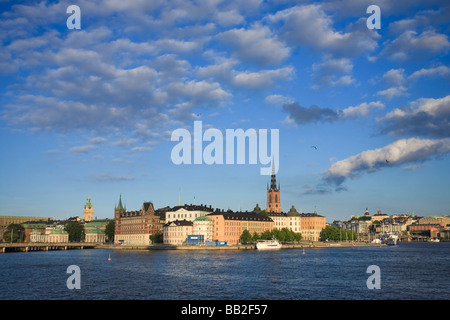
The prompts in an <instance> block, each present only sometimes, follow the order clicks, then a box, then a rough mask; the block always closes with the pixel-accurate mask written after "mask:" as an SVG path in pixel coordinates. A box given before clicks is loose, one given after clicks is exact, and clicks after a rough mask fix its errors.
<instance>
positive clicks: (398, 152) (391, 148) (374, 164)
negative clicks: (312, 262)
mask: <svg viewBox="0 0 450 320" xmlns="http://www.w3.org/2000/svg"><path fill="white" fill-rule="evenodd" d="M449 152H450V138H445V139H439V140H430V139H420V138H409V139H401V140H397V141H395V142H393V143H391V144H389V145H387V146H385V147H382V148H378V149H373V150H366V151H363V152H361V153H359V154H357V155H354V156H351V157H349V158H347V159H344V160H340V161H337V162H335V163H333V164H332V165H331V166H330V167H329V168H328V169H327V170H326V171H325V172H324V173H323V179H324V181H325V182H326V183H328V184H331V185H334V186H340V185H341V184H342V183H343V182H344V181H345V180H346V179H348V178H350V179H354V178H356V177H359V176H360V175H361V174H363V173H370V172H375V171H378V170H381V169H383V168H386V167H388V166H389V167H392V166H400V165H403V164H414V163H418V162H419V163H420V162H423V161H426V160H428V159H430V158H432V157H437V156H441V155H444V154H447V153H449ZM386 160H388V162H389V163H387V162H386Z"/></svg>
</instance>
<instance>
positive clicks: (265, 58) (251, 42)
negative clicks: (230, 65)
mask: <svg viewBox="0 0 450 320" xmlns="http://www.w3.org/2000/svg"><path fill="white" fill-rule="evenodd" d="M216 38H217V39H219V40H220V41H222V42H224V43H226V44H228V45H230V46H231V48H232V52H233V55H234V56H235V57H237V58H239V59H243V60H245V61H247V62H252V63H256V64H258V65H261V66H266V65H271V64H280V63H281V62H282V61H283V60H284V59H286V58H287V57H288V56H289V54H290V49H289V48H288V47H287V46H286V45H285V44H284V43H283V42H281V41H279V40H278V39H277V38H276V36H275V35H274V34H272V32H271V31H270V29H269V28H268V27H266V26H262V25H261V24H255V25H254V26H253V27H252V28H250V29H244V28H241V29H232V30H228V31H225V32H222V33H219V34H218V35H217V36H216ZM262 48H263V49H262Z"/></svg>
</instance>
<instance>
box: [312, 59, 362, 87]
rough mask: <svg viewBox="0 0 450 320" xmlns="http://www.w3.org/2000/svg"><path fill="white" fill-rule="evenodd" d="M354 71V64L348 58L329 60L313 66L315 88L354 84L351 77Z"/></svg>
mask: <svg viewBox="0 0 450 320" xmlns="http://www.w3.org/2000/svg"><path fill="white" fill-rule="evenodd" d="M352 69H353V64H352V63H351V61H350V59H347V58H328V59H325V61H324V62H322V63H314V64H313V65H312V71H313V72H312V78H313V82H314V85H313V88H314V89H321V88H324V87H330V86H331V87H333V86H338V85H349V84H351V83H353V82H354V79H353V78H352V76H351V75H350V74H351V72H352Z"/></svg>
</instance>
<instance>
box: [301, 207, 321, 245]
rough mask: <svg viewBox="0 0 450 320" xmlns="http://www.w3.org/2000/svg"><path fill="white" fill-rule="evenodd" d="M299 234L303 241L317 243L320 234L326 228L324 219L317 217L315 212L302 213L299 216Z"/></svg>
mask: <svg viewBox="0 0 450 320" xmlns="http://www.w3.org/2000/svg"><path fill="white" fill-rule="evenodd" d="M300 221H301V222H300V224H301V229H300V233H301V234H302V239H303V240H310V241H319V239H320V233H321V232H322V229H324V228H325V226H326V218H325V217H324V216H321V215H318V214H317V212H316V211H314V213H302V214H300Z"/></svg>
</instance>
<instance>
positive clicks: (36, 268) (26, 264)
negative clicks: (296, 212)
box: [0, 242, 450, 300]
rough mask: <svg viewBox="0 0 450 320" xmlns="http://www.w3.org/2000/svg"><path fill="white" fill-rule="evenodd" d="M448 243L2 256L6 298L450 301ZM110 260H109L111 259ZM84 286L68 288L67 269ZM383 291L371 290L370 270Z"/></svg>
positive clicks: (0, 283) (0, 287) (0, 281)
mask: <svg viewBox="0 0 450 320" xmlns="http://www.w3.org/2000/svg"><path fill="white" fill-rule="evenodd" d="M449 253H450V243H449V242H441V243H430V242H411V243H399V244H398V245H397V246H382V247H378V246H377V247H341V248H338V247H336V248H335V247H328V248H307V249H306V250H305V254H303V252H302V250H297V249H289V250H276V251H258V250H214V251H210V250H195V251H191V250H189V251H186V250H150V251H149V250H146V251H144V250H136V251H129V250H112V249H91V250H67V251H65V250H58V251H40V252H39V251H36V252H34V251H33V252H21V253H8V254H2V255H0V270H1V277H0V299H2V300H21V299H25V300H36V299H39V300H41V299H45V300H81V299H83V300H86V299H87V300H102V299H112V300H141V299H149V300H200V299H201V300H311V299H313V300H330V299H337V300H347V299H354V300H385V299H395V300H398V299H421V300H440V299H450V274H449V273H448V266H449V265H450V255H449ZM109 259H110V260H109ZM73 265H75V266H78V267H79V269H80V284H81V288H80V289H68V287H67V281H68V278H69V277H70V276H71V274H70V273H68V272H67V270H68V267H69V266H73ZM372 265H376V266H378V267H379V268H380V271H381V273H380V289H369V288H368V286H367V281H368V278H369V277H370V276H371V274H370V273H367V268H368V267H369V266H372Z"/></svg>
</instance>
